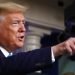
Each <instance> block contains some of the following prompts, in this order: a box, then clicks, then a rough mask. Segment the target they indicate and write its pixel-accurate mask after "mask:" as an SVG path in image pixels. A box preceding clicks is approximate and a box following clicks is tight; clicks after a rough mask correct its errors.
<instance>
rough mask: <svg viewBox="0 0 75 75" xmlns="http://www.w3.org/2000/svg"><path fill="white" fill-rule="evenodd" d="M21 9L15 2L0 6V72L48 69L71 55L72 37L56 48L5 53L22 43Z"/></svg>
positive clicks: (22, 24) (22, 23) (23, 13)
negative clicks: (60, 58)
mask: <svg viewBox="0 0 75 75" xmlns="http://www.w3.org/2000/svg"><path fill="white" fill-rule="evenodd" d="M26 9H27V8H25V7H23V6H21V5H19V4H16V3H11V2H8V3H3V4H0V73H1V74H2V73H5V74H6V73H8V74H9V73H10V72H12V73H13V74H16V73H18V74H20V73H25V74H26V73H29V72H33V71H36V70H40V69H43V68H46V67H48V66H51V65H52V64H53V62H55V58H56V57H58V56H60V55H63V54H65V53H69V54H70V55H72V54H73V53H74V52H75V38H70V39H68V40H66V41H64V42H62V43H60V44H58V45H55V46H52V47H47V48H43V49H37V50H33V51H30V52H26V53H25V52H22V53H17V54H16V55H13V54H12V56H9V53H11V52H13V51H14V50H16V49H18V48H21V47H22V46H23V44H24V38H25V34H26V29H25V26H24V25H25V17H24V15H25V12H26Z"/></svg>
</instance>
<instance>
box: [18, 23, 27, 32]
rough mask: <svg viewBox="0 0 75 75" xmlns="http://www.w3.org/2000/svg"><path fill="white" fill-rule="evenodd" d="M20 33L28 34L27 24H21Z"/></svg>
mask: <svg viewBox="0 0 75 75" xmlns="http://www.w3.org/2000/svg"><path fill="white" fill-rule="evenodd" d="M19 31H20V32H26V27H25V24H20V28H19Z"/></svg>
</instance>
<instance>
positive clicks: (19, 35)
mask: <svg viewBox="0 0 75 75" xmlns="http://www.w3.org/2000/svg"><path fill="white" fill-rule="evenodd" d="M24 24H25V18H24V15H23V14H22V13H9V14H7V15H5V16H4V20H3V21H2V22H1V24H0V39H1V40H0V41H1V43H2V45H3V46H5V47H9V48H12V49H16V48H19V47H22V46H23V44H24V39H25V32H26V29H25V26H24Z"/></svg>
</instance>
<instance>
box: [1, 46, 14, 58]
mask: <svg viewBox="0 0 75 75" xmlns="http://www.w3.org/2000/svg"><path fill="white" fill-rule="evenodd" d="M0 50H1V52H2V53H3V54H4V56H5V57H8V56H12V55H13V53H9V52H8V51H7V50H6V49H4V48H3V47H1V46H0Z"/></svg>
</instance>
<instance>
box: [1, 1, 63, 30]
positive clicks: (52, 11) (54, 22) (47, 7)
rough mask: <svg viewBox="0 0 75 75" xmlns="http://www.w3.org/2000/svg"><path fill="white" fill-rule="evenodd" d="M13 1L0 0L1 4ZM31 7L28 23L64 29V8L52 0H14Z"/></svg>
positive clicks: (27, 15)
mask: <svg viewBox="0 0 75 75" xmlns="http://www.w3.org/2000/svg"><path fill="white" fill-rule="evenodd" d="M4 1H11V0H2V1H1V0H0V2H4ZM13 1H14V2H18V3H20V4H23V5H28V6H29V7H30V9H29V11H28V12H27V14H26V17H27V21H30V22H34V23H38V24H40V25H42V26H46V27H53V28H57V29H64V14H63V8H62V7H58V5H57V3H56V4H55V3H54V2H50V0H37V1H35V0H13Z"/></svg>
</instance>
